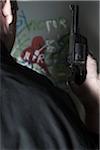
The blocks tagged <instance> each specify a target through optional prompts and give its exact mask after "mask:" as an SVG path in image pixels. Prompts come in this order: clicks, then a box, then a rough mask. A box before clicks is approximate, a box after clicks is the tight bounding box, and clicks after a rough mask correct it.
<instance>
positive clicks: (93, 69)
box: [87, 55, 97, 78]
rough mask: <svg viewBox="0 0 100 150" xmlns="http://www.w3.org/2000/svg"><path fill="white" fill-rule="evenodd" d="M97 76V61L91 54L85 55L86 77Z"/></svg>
mask: <svg viewBox="0 0 100 150" xmlns="http://www.w3.org/2000/svg"><path fill="white" fill-rule="evenodd" d="M95 77H97V63H96V60H95V59H93V58H92V56H91V55H88V57H87V78H95Z"/></svg>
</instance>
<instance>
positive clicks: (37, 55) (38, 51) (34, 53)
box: [20, 36, 49, 73]
mask: <svg viewBox="0 0 100 150" xmlns="http://www.w3.org/2000/svg"><path fill="white" fill-rule="evenodd" d="M45 50H46V46H45V41H44V39H43V37H41V36H36V37H34V38H33V40H32V44H31V46H29V47H27V48H26V49H24V50H23V51H22V53H21V55H20V57H21V59H23V60H24V62H28V64H29V65H30V64H38V65H39V66H40V67H41V68H42V69H44V71H45V72H46V73H49V72H48V68H47V65H46V63H45V59H44V51H45Z"/></svg>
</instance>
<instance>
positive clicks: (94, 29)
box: [11, 1, 99, 87]
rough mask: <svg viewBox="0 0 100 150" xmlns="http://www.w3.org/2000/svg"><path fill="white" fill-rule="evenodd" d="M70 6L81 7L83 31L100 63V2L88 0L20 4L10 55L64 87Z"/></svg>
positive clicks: (81, 28) (81, 26) (81, 29)
mask: <svg viewBox="0 0 100 150" xmlns="http://www.w3.org/2000/svg"><path fill="white" fill-rule="evenodd" d="M70 3H78V4H79V6H80V31H81V33H82V34H83V35H85V36H86V37H87V39H88V44H89V48H90V49H91V50H92V49H93V51H94V54H95V56H97V59H98V60H99V58H98V56H99V55H98V53H99V51H98V50H99V41H98V39H99V38H98V31H99V22H98V17H99V16H98V10H99V8H98V2H89V1H88V2H85V1H84V2H68V1H27V2H18V4H19V11H18V20H17V38H16V42H15V45H14V48H13V51H12V53H11V54H12V56H13V57H15V58H16V60H17V62H18V63H20V64H22V65H24V66H27V67H29V68H31V69H33V70H35V71H37V72H39V73H42V74H44V75H47V76H48V77H49V78H50V79H51V80H52V81H54V82H55V83H56V84H57V85H58V86H59V85H60V86H61V87H64V86H65V83H66V77H67V69H66V57H67V53H68V39H69V29H70V22H71V12H70V11H69V4H70ZM91 22H92V24H91Z"/></svg>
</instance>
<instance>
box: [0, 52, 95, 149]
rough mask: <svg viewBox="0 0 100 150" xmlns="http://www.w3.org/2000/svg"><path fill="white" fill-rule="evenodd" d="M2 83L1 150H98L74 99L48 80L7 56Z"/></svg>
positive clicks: (0, 76)
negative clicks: (81, 118)
mask: <svg viewBox="0 0 100 150" xmlns="http://www.w3.org/2000/svg"><path fill="white" fill-rule="evenodd" d="M5 56H6V57H5ZM0 82H1V84H0V85H1V90H0V113H1V114H0V116H1V117H0V131H1V141H0V142H1V144H0V145H1V148H0V149H1V150H70V149H71V150H72V149H75V150H86V149H96V145H95V142H94V141H95V140H94V137H92V134H89V133H88V131H87V129H86V127H85V126H84V124H83V123H82V122H81V120H80V118H79V116H78V113H77V111H76V108H75V106H74V104H73V102H72V100H71V98H70V97H69V96H68V94H67V93H66V92H64V91H63V90H61V89H59V88H57V87H55V86H54V85H53V84H52V83H51V82H50V80H48V79H47V78H46V77H45V76H42V75H40V74H38V73H36V72H33V71H32V70H30V69H28V68H26V67H23V66H20V65H19V64H17V63H16V62H15V61H14V60H13V59H12V57H11V56H9V55H7V54H6V55H4V54H3V55H2V58H1V64H0Z"/></svg>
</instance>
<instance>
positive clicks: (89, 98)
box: [71, 55, 100, 133]
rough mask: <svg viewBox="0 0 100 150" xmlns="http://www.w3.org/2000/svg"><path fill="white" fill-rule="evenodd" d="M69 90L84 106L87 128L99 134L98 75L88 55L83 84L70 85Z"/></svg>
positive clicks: (99, 95) (99, 101)
mask: <svg viewBox="0 0 100 150" xmlns="http://www.w3.org/2000/svg"><path fill="white" fill-rule="evenodd" d="M71 88H72V90H73V92H74V93H75V94H76V95H77V96H78V98H79V100H80V101H81V102H82V103H83V105H84V108H85V112H86V121H85V123H86V126H87V128H88V129H89V130H90V131H92V132H95V133H99V106H100V74H97V64H96V61H95V60H94V59H93V58H92V57H91V56H90V55H89V56H88V58H87V76H86V80H85V82H84V83H83V84H82V85H81V86H77V85H75V84H71Z"/></svg>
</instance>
